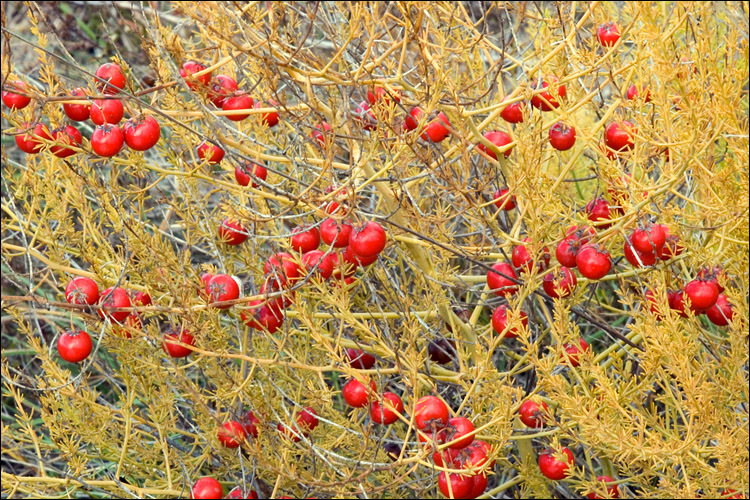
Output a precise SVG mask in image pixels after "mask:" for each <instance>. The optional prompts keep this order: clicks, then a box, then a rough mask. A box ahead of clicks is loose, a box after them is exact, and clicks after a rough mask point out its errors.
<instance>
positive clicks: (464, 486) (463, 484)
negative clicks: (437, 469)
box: [438, 472, 474, 498]
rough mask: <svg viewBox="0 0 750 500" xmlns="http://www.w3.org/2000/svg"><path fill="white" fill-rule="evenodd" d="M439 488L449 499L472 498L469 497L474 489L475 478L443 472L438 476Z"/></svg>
mask: <svg viewBox="0 0 750 500" xmlns="http://www.w3.org/2000/svg"><path fill="white" fill-rule="evenodd" d="M449 483H450V486H449ZM438 487H439V488H440V492H441V493H442V494H443V495H445V496H446V497H447V498H470V497H469V495H470V493H471V491H472V490H473V489H474V478H473V477H471V476H462V475H460V474H450V475H448V473H447V472H441V473H440V475H439V476H438Z"/></svg>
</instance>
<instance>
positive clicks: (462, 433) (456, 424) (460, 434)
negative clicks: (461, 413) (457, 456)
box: [442, 417, 474, 450]
mask: <svg viewBox="0 0 750 500" xmlns="http://www.w3.org/2000/svg"><path fill="white" fill-rule="evenodd" d="M442 434H443V439H442V440H443V441H444V442H446V443H449V442H451V441H454V440H456V439H457V440H458V441H456V442H455V443H453V444H449V445H448V448H451V449H453V450H460V449H461V448H466V447H467V446H469V445H470V444H471V443H472V441H474V424H473V423H471V420H469V419H468V418H465V417H453V418H450V419H448V423H447V424H446V426H445V429H443V431H442Z"/></svg>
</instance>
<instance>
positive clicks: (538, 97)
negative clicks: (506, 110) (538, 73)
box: [531, 76, 566, 111]
mask: <svg viewBox="0 0 750 500" xmlns="http://www.w3.org/2000/svg"><path fill="white" fill-rule="evenodd" d="M550 82H552V86H551V89H552V90H553V92H554V89H555V88H557V96H553V95H552V93H551V92H549V90H545V91H544V92H540V93H538V94H535V95H534V96H533V97H532V98H531V105H532V106H534V107H535V108H537V109H540V110H542V111H552V110H553V109H555V108H559V107H560V99H562V98H564V97H565V95H566V88H565V85H557V78H556V77H554V76H551V77H550ZM531 88H532V89H537V88H542V89H546V88H550V83H549V82H547V81H542V83H541V85H539V84H538V82H537V81H534V82H532V83H531Z"/></svg>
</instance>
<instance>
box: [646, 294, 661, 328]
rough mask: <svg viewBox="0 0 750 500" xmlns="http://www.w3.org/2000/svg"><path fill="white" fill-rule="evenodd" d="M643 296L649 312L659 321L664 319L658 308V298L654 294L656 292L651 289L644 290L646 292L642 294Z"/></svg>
mask: <svg viewBox="0 0 750 500" xmlns="http://www.w3.org/2000/svg"><path fill="white" fill-rule="evenodd" d="M644 298H645V299H646V302H647V303H648V309H649V311H651V314H653V315H654V317H656V319H657V320H658V321H661V320H662V319H664V315H663V314H662V313H661V310H660V307H661V306H660V304H659V302H660V299H659V297H657V296H656V292H654V291H653V290H646V293H645V295H644Z"/></svg>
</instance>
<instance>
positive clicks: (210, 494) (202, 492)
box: [193, 477, 224, 499]
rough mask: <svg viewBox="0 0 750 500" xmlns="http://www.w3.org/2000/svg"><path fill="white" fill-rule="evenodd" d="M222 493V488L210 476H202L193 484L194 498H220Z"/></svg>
mask: <svg viewBox="0 0 750 500" xmlns="http://www.w3.org/2000/svg"><path fill="white" fill-rule="evenodd" d="M223 495H224V488H222V487H221V484H220V483H219V481H217V480H216V479H214V478H212V477H202V478H200V479H199V480H198V481H197V482H196V483H195V484H194V485H193V498H195V499H209V498H221V497H222V496H223Z"/></svg>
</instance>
